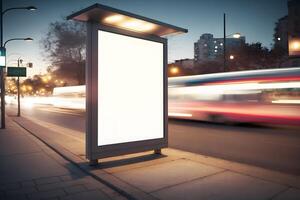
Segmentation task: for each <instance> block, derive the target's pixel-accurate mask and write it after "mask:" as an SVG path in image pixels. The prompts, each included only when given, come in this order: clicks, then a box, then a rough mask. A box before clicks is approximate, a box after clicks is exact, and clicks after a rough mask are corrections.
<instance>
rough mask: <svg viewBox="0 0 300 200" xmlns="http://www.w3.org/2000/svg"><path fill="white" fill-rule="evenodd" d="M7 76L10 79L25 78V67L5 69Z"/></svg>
mask: <svg viewBox="0 0 300 200" xmlns="http://www.w3.org/2000/svg"><path fill="white" fill-rule="evenodd" d="M7 76H10V77H16V76H21V77H26V67H7Z"/></svg>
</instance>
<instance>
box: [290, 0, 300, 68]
mask: <svg viewBox="0 0 300 200" xmlns="http://www.w3.org/2000/svg"><path fill="white" fill-rule="evenodd" d="M288 40H289V42H288V43H289V56H291V57H292V58H295V59H293V65H294V66H296V65H300V1H299V0H289V1H288Z"/></svg>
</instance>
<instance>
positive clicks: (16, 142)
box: [0, 134, 41, 156]
mask: <svg viewBox="0 0 300 200" xmlns="http://www.w3.org/2000/svg"><path fill="white" fill-rule="evenodd" d="M12 146H13V148H12ZM39 151H41V150H40V148H38V147H37V145H35V144H34V143H33V142H32V141H31V140H30V139H29V138H28V137H26V136H25V135H23V136H22V135H21V136H19V135H16V134H10V135H7V134H0V156H10V155H14V154H24V153H33V152H39Z"/></svg>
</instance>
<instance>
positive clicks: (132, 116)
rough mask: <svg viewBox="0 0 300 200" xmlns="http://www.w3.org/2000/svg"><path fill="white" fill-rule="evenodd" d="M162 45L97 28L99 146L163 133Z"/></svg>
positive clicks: (152, 137)
mask: <svg viewBox="0 0 300 200" xmlns="http://www.w3.org/2000/svg"><path fill="white" fill-rule="evenodd" d="M163 49H164V48H163V43H160V42H154V41H150V40H145V39H139V38H135V37H130V36H125V35H120V34H116V33H111V32H107V31H102V30H99V31H98V146H104V145H112V144H120V143H127V142H135V141H143V140H151V139H159V138H163V137H164V91H163V88H164V74H163V72H164V58H163V55H164V53H163V51H164V50H163Z"/></svg>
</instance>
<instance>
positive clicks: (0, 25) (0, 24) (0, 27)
mask: <svg viewBox="0 0 300 200" xmlns="http://www.w3.org/2000/svg"><path fill="white" fill-rule="evenodd" d="M2 5H3V4H2V0H0V45H1V48H2V47H4V46H3V16H4V14H5V13H7V12H8V11H11V10H31V11H32V10H36V9H37V8H36V7H34V6H27V7H12V8H7V9H5V10H3V7H2ZM27 39H29V38H27ZM10 41H11V40H10ZM25 41H28V40H25ZM7 42H9V41H6V43H7ZM0 72H1V73H0V76H1V77H0V82H1V128H2V129H4V128H5V82H4V69H3V67H2V68H1V71H0Z"/></svg>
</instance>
